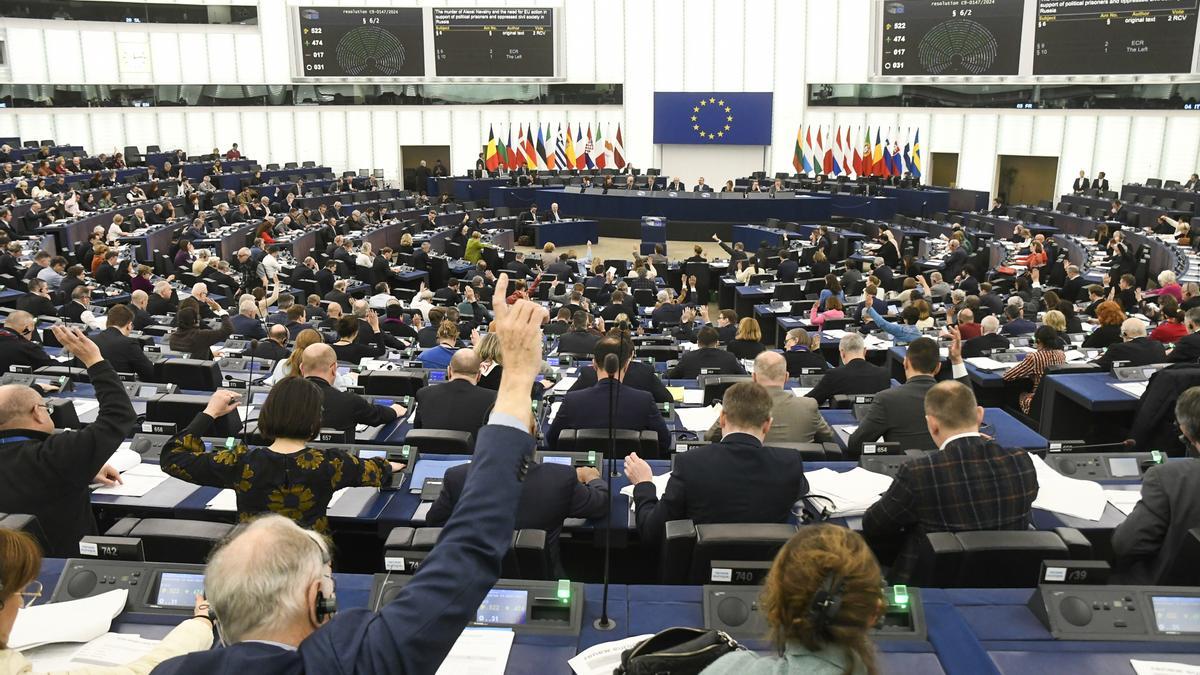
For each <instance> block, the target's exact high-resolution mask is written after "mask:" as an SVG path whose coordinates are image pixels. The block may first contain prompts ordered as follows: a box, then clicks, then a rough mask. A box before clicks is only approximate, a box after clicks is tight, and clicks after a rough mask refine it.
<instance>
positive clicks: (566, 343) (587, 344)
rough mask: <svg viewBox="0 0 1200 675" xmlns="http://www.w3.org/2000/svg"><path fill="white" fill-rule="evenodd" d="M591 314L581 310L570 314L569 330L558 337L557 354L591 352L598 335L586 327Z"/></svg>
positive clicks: (589, 321) (589, 322)
mask: <svg viewBox="0 0 1200 675" xmlns="http://www.w3.org/2000/svg"><path fill="white" fill-rule="evenodd" d="M590 324H591V316H589V315H588V313H587V312H585V311H583V310H579V311H576V312H575V313H574V314H572V315H571V330H569V331H567V332H565V333H563V334H562V335H561V336H559V338H558V353H559V354H591V353H592V350H593V349H595V347H596V343H597V342H599V341H600V336H599V335H596V334H595V333H593V332H592V331H591V330H589V329H588V326H589V325H590Z"/></svg>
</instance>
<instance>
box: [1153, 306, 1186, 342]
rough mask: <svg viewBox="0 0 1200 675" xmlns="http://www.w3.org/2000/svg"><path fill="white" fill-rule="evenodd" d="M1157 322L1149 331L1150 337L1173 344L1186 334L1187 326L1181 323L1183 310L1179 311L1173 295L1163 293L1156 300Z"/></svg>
mask: <svg viewBox="0 0 1200 675" xmlns="http://www.w3.org/2000/svg"><path fill="white" fill-rule="evenodd" d="M1158 314H1159V324H1158V326H1157V327H1156V328H1155V329H1154V330H1152V331H1150V339H1151V340H1157V341H1159V342H1162V343H1165V344H1173V343H1175V342H1179V341H1180V340H1181V339H1183V336H1185V335H1187V334H1188V331H1187V326H1184V325H1183V312H1180V311H1179V302H1178V301H1176V300H1175V298H1174V297H1173V296H1170V295H1164V296H1163V297H1162V298H1160V299H1159V301H1158Z"/></svg>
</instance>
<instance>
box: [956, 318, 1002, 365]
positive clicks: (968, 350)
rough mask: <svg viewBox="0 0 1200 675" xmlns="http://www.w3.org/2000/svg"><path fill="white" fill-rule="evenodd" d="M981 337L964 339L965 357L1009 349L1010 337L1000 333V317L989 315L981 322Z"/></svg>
mask: <svg viewBox="0 0 1200 675" xmlns="http://www.w3.org/2000/svg"><path fill="white" fill-rule="evenodd" d="M979 332H980V335H979V337H974V338H971V339H969V340H965V341H963V348H962V350H963V358H975V357H979V356H983V355H984V353H985V352H992V351H995V350H997V349H1008V348H1009V342H1008V338H1006V337H1004V336H1003V335H1001V334H1000V319H998V318H996V317H995V316H992V315H990V314H989V315H988V316H985V317H983V319H982V320H980V322H979Z"/></svg>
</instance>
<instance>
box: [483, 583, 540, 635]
mask: <svg viewBox="0 0 1200 675" xmlns="http://www.w3.org/2000/svg"><path fill="white" fill-rule="evenodd" d="M528 603H529V591H522V590H517V589H506V588H493V589H492V590H491V591H489V592H488V594H487V597H486V598H484V599H483V602H482V603H480V605H479V609H478V610H477V611H476V612H475V623H481V624H485V625H499V626H516V625H520V624H523V623H525V609H526V605H528Z"/></svg>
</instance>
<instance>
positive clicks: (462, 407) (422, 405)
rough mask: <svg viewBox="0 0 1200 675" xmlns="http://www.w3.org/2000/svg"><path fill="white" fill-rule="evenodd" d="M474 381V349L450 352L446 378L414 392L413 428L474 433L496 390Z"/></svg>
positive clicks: (476, 365) (476, 370)
mask: <svg viewBox="0 0 1200 675" xmlns="http://www.w3.org/2000/svg"><path fill="white" fill-rule="evenodd" d="M478 381H479V356H478V355H477V354H476V353H475V350H473V349H460V350H458V351H456V352H454V356H452V357H450V365H449V366H448V367H447V368H446V382H444V383H437V384H431V385H429V386H426V387H422V388H421V390H420V391H418V392H417V412H416V414H415V415H414V417H413V428H415V429H453V430H455V431H467V432H470V433H471V434H475V433H477V432H478V431H479V428H480V427H482V426H483V425H484V424H485V423H486V422H487V418H488V415H489V414H490V413H491V410H492V406H493V405H494V404H495V403H496V392H495V391H493V390H491V389H484V388H483V387H477V386H475V385H476V383H477V382H478Z"/></svg>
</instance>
